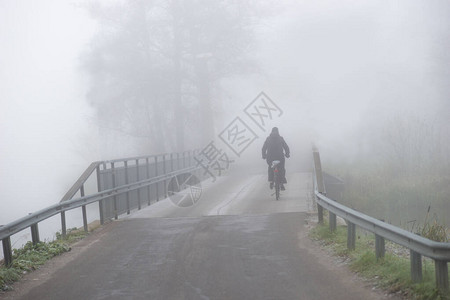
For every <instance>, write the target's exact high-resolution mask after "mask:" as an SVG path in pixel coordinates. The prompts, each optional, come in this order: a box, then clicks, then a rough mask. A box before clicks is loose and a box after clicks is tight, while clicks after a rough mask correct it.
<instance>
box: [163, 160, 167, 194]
mask: <svg viewBox="0 0 450 300" xmlns="http://www.w3.org/2000/svg"><path fill="white" fill-rule="evenodd" d="M163 174H164V175H166V174H167V170H166V155H165V154H163ZM163 184H164V196H165V198H167V188H166V180H164V181H163Z"/></svg>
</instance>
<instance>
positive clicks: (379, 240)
mask: <svg viewBox="0 0 450 300" xmlns="http://www.w3.org/2000/svg"><path fill="white" fill-rule="evenodd" d="M385 253H386V248H385V245H384V237H382V236H379V235H378V234H375V256H376V258H377V261H378V260H379V259H380V258H383V257H384V254H385Z"/></svg>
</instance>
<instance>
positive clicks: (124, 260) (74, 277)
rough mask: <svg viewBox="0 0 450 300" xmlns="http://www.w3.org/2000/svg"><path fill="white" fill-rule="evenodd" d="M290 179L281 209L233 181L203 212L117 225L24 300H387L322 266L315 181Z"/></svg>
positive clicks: (214, 192)
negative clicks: (310, 225) (314, 228)
mask: <svg viewBox="0 0 450 300" xmlns="http://www.w3.org/2000/svg"><path fill="white" fill-rule="evenodd" d="M289 178H290V184H289V189H288V190H287V191H286V192H284V193H283V194H282V198H281V200H280V201H275V200H274V198H273V197H272V196H271V195H270V191H269V189H268V187H267V184H266V181H265V176H264V175H262V174H253V175H252V176H245V178H244V177H239V176H227V177H224V178H221V179H220V180H218V181H217V182H216V183H214V184H209V185H208V183H206V184H205V187H204V191H203V196H202V198H201V201H199V202H198V204H197V205H195V206H194V207H190V208H183V209H181V208H177V207H174V206H173V205H171V204H170V202H169V201H165V202H164V201H162V202H161V203H158V204H156V205H154V206H150V207H148V208H146V209H143V210H141V211H139V212H136V213H134V214H133V215H132V216H130V217H126V218H122V219H120V220H119V221H116V222H112V223H110V224H108V225H107V226H105V227H104V228H103V229H101V230H100V231H99V232H97V233H94V234H92V235H90V236H89V237H88V238H86V239H85V240H83V241H82V242H80V243H79V244H78V245H76V246H75V247H78V248H79V251H78V252H80V253H81V254H79V255H77V257H76V258H74V259H71V260H69V261H68V262H67V263H66V264H65V265H64V267H60V268H59V269H58V270H56V271H54V272H52V273H51V274H50V275H49V276H48V277H46V278H45V279H42V284H39V285H36V286H35V287H34V288H32V289H30V290H29V291H28V292H27V293H26V294H24V295H21V297H20V298H21V299H380V298H379V297H378V296H377V295H376V294H374V293H372V292H370V290H369V289H367V288H364V287H363V286H362V285H361V284H356V283H355V282H354V277H352V275H351V274H350V275H349V274H346V275H345V276H343V274H342V270H341V269H339V268H337V267H336V266H333V265H332V264H331V263H330V262H329V261H326V260H324V259H323V258H321V255H320V253H319V252H318V251H317V246H316V245H313V244H312V242H311V241H310V240H309V239H308V238H307V236H306V235H307V230H306V227H305V224H306V216H307V213H306V212H307V211H308V210H310V209H312V206H311V199H309V197H310V196H309V193H308V191H310V190H311V175H310V174H308V173H292V174H289ZM80 249H81V250H80ZM67 255H71V254H70V253H69V254H67ZM322 256H323V255H322Z"/></svg>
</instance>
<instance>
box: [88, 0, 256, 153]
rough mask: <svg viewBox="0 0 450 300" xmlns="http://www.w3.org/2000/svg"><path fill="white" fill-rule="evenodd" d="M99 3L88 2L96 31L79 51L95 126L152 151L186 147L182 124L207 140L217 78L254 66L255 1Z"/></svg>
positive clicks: (185, 0)
mask: <svg viewBox="0 0 450 300" xmlns="http://www.w3.org/2000/svg"><path fill="white" fill-rule="evenodd" d="M105 3H106V2H105ZM105 3H103V2H100V1H95V2H93V3H91V5H90V6H89V7H88V9H89V12H90V13H91V15H92V17H93V18H94V19H95V20H96V21H98V24H99V25H100V30H99V33H98V35H97V36H96V37H95V38H94V39H93V41H92V45H91V47H90V49H89V51H87V52H86V53H85V56H84V69H85V70H86V71H87V73H88V74H89V78H90V83H91V84H90V91H89V93H88V98H89V100H90V103H91V104H92V106H93V107H94V108H95V109H96V111H97V118H98V124H99V126H100V127H101V128H102V130H110V131H111V130H112V131H114V132H119V133H121V134H124V135H128V136H133V137H139V138H143V139H148V141H149V143H150V142H151V143H150V144H149V145H148V146H152V147H159V148H158V149H153V150H152V151H156V152H162V151H166V149H165V148H168V147H169V148H172V149H173V148H175V147H178V148H179V149H180V150H185V149H184V148H185V147H183V145H184V143H185V140H184V136H185V135H186V134H187V133H188V132H186V131H188V130H190V131H191V132H189V136H190V137H191V139H204V138H205V136H206V138H207V139H210V138H211V136H209V135H211V132H210V131H211V130H214V124H213V120H214V116H213V113H214V109H213V108H214V107H213V106H214V103H212V101H211V99H214V98H218V95H214V91H215V88H216V87H217V85H219V84H220V80H221V79H223V78H226V77H232V76H234V75H237V74H243V73H248V72H254V71H255V63H254V62H253V58H252V56H251V55H250V54H251V50H252V40H253V39H252V36H253V27H252V25H253V23H254V22H255V18H254V16H253V15H252V12H253V11H255V9H253V6H254V5H255V4H254V1H251V0H244V1H233V0H226V1H209V0H200V1H197V0H195V1H194V0H157V1H149V0H140V1H126V2H123V3H117V2H115V3H114V4H111V3H109V4H105ZM199 131H202V132H203V133H204V134H203V135H201V134H200V135H199V134H198V132H199ZM205 133H206V134H205ZM155 140H156V141H157V142H155ZM194 142H195V141H194ZM194 145H195V147H197V146H198V142H197V143H194ZM147 149H148V148H147Z"/></svg>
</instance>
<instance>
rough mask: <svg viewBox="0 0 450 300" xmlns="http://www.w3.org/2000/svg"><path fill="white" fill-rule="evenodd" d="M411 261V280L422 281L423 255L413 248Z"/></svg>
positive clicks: (410, 251) (410, 252)
mask: <svg viewBox="0 0 450 300" xmlns="http://www.w3.org/2000/svg"><path fill="white" fill-rule="evenodd" d="M409 254H410V255H409V257H410V261H411V280H412V281H413V282H420V281H422V255H420V253H417V252H415V251H413V250H409Z"/></svg>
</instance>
